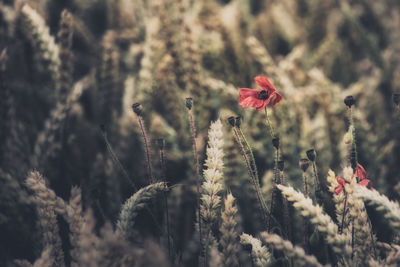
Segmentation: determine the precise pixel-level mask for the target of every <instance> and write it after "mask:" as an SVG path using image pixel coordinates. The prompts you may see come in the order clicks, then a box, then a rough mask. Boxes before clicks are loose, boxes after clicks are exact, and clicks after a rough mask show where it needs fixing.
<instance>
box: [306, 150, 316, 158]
mask: <svg viewBox="0 0 400 267" xmlns="http://www.w3.org/2000/svg"><path fill="white" fill-rule="evenodd" d="M306 154H307V158H308V159H309V160H311V161H315V158H316V157H317V152H315V149H313V148H312V149H309V150H307V152H306Z"/></svg>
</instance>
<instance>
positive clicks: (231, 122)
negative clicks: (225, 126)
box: [228, 116, 236, 127]
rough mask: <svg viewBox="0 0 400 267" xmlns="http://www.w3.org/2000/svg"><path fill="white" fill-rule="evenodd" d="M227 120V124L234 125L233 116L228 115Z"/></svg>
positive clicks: (234, 119)
mask: <svg viewBox="0 0 400 267" xmlns="http://www.w3.org/2000/svg"><path fill="white" fill-rule="evenodd" d="M228 122H229V124H230V125H231V126H232V127H235V124H236V118H235V117H233V116H230V117H229V118H228Z"/></svg>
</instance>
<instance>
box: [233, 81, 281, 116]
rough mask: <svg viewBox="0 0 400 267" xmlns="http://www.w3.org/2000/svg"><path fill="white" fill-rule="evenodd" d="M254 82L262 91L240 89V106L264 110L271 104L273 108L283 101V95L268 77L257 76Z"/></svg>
mask: <svg viewBox="0 0 400 267" xmlns="http://www.w3.org/2000/svg"><path fill="white" fill-rule="evenodd" d="M254 80H255V81H256V83H257V84H258V86H260V87H261V89H262V90H254V89H249V88H240V91H239V105H241V106H242V107H251V108H255V109H257V110H262V109H263V108H265V107H266V106H267V105H268V104H269V103H270V102H271V104H272V106H275V105H276V104H278V103H279V102H280V101H281V100H282V95H281V94H279V93H278V92H277V91H276V89H275V87H274V86H273V85H272V83H271V82H270V81H269V80H268V79H267V77H261V76H257V77H255V78H254Z"/></svg>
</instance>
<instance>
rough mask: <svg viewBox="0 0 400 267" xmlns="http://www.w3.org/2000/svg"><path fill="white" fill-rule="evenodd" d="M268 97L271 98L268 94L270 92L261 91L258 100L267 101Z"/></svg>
mask: <svg viewBox="0 0 400 267" xmlns="http://www.w3.org/2000/svg"><path fill="white" fill-rule="evenodd" d="M268 97H269V94H268V92H267V91H265V90H261V91H260V92H259V93H258V98H259V99H262V100H266V99H268Z"/></svg>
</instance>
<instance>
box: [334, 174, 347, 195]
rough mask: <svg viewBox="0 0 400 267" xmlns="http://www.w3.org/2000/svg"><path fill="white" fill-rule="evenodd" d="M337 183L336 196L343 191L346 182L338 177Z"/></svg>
mask: <svg viewBox="0 0 400 267" xmlns="http://www.w3.org/2000/svg"><path fill="white" fill-rule="evenodd" d="M336 181H337V182H338V185H337V186H336V187H335V194H336V195H339V194H340V193H341V192H342V191H343V189H344V186H345V185H346V182H345V181H344V180H343V179H342V178H340V177H338V176H337V177H336Z"/></svg>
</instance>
